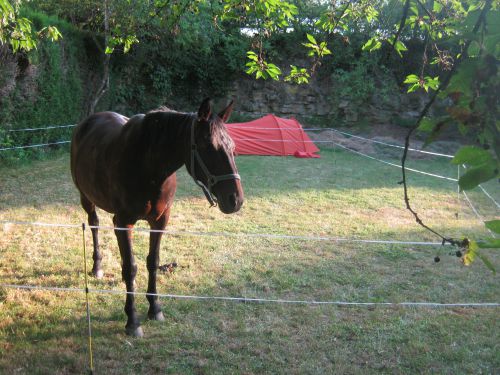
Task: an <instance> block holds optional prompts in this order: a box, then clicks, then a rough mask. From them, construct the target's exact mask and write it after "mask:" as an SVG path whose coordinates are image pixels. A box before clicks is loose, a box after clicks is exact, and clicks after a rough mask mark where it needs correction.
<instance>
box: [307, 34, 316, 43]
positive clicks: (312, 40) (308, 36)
mask: <svg viewBox="0 0 500 375" xmlns="http://www.w3.org/2000/svg"><path fill="white" fill-rule="evenodd" d="M306 37H307V39H308V40H309V41H310V42H311V43H312V44H318V43H317V42H316V39H314V37H313V36H312V35H311V34H306Z"/></svg>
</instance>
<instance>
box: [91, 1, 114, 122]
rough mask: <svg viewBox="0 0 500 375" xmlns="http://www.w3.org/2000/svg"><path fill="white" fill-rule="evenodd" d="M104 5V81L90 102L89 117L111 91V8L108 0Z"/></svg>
mask: <svg viewBox="0 0 500 375" xmlns="http://www.w3.org/2000/svg"><path fill="white" fill-rule="evenodd" d="M103 3H104V48H103V49H102V52H103V53H104V60H103V66H102V68H103V69H102V80H101V83H100V85H99V87H98V89H97V91H96V93H95V95H94V98H93V99H92V101H91V102H90V105H89V108H88V111H87V115H91V114H92V113H94V112H95V108H96V107H97V104H98V103H99V101H100V100H101V98H102V97H103V95H104V94H105V93H106V92H107V91H108V89H109V65H110V59H111V54H109V53H106V47H107V46H108V41H109V7H108V0H103Z"/></svg>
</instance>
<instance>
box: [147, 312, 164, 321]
mask: <svg viewBox="0 0 500 375" xmlns="http://www.w3.org/2000/svg"><path fill="white" fill-rule="evenodd" d="M148 319H149V320H157V321H159V322H163V321H165V317H164V316H163V313H162V312H161V311H158V312H157V313H155V314H150V313H148Z"/></svg>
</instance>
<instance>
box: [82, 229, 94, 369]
mask: <svg viewBox="0 0 500 375" xmlns="http://www.w3.org/2000/svg"><path fill="white" fill-rule="evenodd" d="M85 229H86V226H85V223H82V236H83V271H84V277H85V300H86V304H87V324H88V338H89V365H90V374H91V375H92V374H93V373H94V361H93V357H92V328H91V325H90V304H89V285H88V279H87V247H86V246H85Z"/></svg>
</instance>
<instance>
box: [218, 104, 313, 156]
mask: <svg viewBox="0 0 500 375" xmlns="http://www.w3.org/2000/svg"><path fill="white" fill-rule="evenodd" d="M226 126H227V130H228V132H229V135H230V136H231V138H233V141H234V143H235V144H236V153H237V154H238V155H279V156H285V155H294V156H296V157H306V158H319V155H315V154H314V153H315V152H318V151H319V149H318V148H317V147H316V145H315V144H314V143H313V142H312V141H311V139H310V138H309V136H308V135H307V134H306V133H305V132H304V130H303V129H302V126H301V125H300V124H299V122H298V121H297V120H296V119H294V118H291V119H284V118H280V117H276V116H275V115H272V114H270V115H266V116H264V117H262V118H259V119H257V120H253V121H249V122H242V123H234V124H226Z"/></svg>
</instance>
